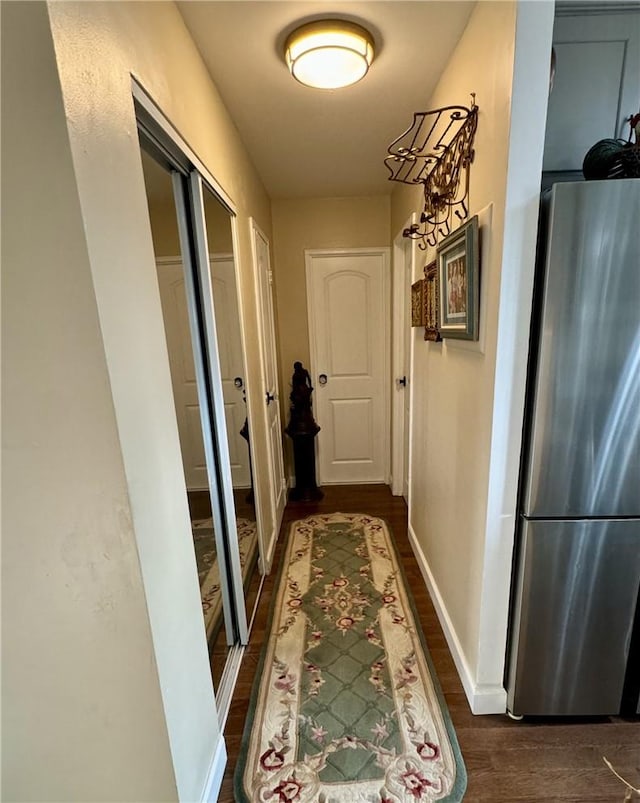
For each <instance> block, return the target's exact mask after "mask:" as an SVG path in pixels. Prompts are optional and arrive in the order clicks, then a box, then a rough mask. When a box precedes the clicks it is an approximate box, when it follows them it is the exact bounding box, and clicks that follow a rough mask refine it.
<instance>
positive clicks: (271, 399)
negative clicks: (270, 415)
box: [267, 391, 276, 407]
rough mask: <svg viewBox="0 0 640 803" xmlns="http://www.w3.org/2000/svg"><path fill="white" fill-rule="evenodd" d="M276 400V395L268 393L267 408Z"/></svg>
mask: <svg viewBox="0 0 640 803" xmlns="http://www.w3.org/2000/svg"><path fill="white" fill-rule="evenodd" d="M275 400H276V397H275V394H274V393H269V391H267V407H268V406H269V405H270V404H271V402H272V401H275Z"/></svg>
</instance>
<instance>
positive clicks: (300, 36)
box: [285, 20, 374, 89]
mask: <svg viewBox="0 0 640 803" xmlns="http://www.w3.org/2000/svg"><path fill="white" fill-rule="evenodd" d="M373 55H374V52H373V37H372V36H371V34H370V33H369V32H368V31H366V30H365V29H364V28H362V27H361V26H360V25H356V24H355V23H354V22H347V21H346V20H321V21H319V22H310V23H307V24H306V25H302V26H301V27H300V28H297V29H296V30H295V31H293V33H291V34H290V35H289V37H288V38H287V42H286V44H285V60H286V62H287V66H288V67H289V70H290V71H291V74H292V75H293V77H294V78H295V79H296V80H298V81H300V83H302V84H305V85H306V86H312V87H315V88H317V89H338V88H339V87H343V86H349V85H350V84H355V83H356V81H359V80H360V79H361V78H364V76H365V75H366V74H367V71H368V69H369V67H370V66H371V62H372V61H373Z"/></svg>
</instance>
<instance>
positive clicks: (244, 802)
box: [234, 513, 467, 803]
mask: <svg viewBox="0 0 640 803" xmlns="http://www.w3.org/2000/svg"><path fill="white" fill-rule="evenodd" d="M334 517H336V518H338V517H343V518H347V519H349V520H355V519H358V518H362V519H364V520H365V521H368V522H369V523H371V522H376V521H379V522H381V523H382V524H383V525H384V528H385V530H386V534H387V536H388V539H389V542H390V545H391V547H392V550H393V562H394V564H395V566H396V568H397V571H398V575H399V579H400V581H401V583H402V585H403V590H404V593H405V596H406V602H407V605H408V607H409V611H408V612H409V613H410V614H411V616H412V617H413V620H414V626H415V627H414V629H415V634H416V637H417V639H418V641H419V643H420V645H421V647H422V649H423V652H424V659H425V663H426V666H427V668H428V671H429V674H430V680H431V685H432V687H433V692H434V694H435V697H436V700H437V702H438V705H439V707H440V713H441V716H442V722H443V724H444V728H445V730H446V734H447V736H448V739H449V743H450V747H451V751H452V754H453V757H454V761H455V779H454V783H453V786H452V788H451V789H450V791H449V792H448V793H447V794H446V795H445V796H444V797H442V798H438V799H439V800H442V801H443V803H460V801H461V800H462V799H463V796H464V792H465V789H466V785H467V774H466V768H465V765H464V761H463V759H462V755H461V752H460V747H459V744H458V740H457V737H456V733H455V729H454V727H453V723H452V721H451V716H450V714H449V710H448V707H447V704H446V701H445V698H444V694H443V692H442V688H441V686H440V683H439V680H438V677H437V674H436V672H435V668H434V666H433V660H432V658H431V655H430V653H429V650H428V647H427V644H426V639H425V636H424V633H423V631H422V626H421V624H420V618H419V616H418V612H417V609H416V604H415V600H414V599H413V595H412V593H411V588H410V586H409V584H408V581H407V577H406V573H405V571H404V567H403V565H402V563H401V561H400V559H399V551H398V546H397V543H396V540H395V536H394V534H393V531H392V529H391V527H390V526H389V524H388V523H387V522H386V521H385V520H384V519H381V518H379V517H375V516H369V515H368V514H361V513H345V514H343V513H334V514H315V515H311V516H308V517H306V518H304V519H298V520H296V521H293V522H291V523H290V524H289V527H288V532H287V538H286V542H285V545H284V548H283V552H282V557H281V560H280V565H279V567H278V575H277V578H276V581H275V585H274V591H273V595H272V599H271V601H270V606H269V619H268V621H269V623H270V630H269V635H268V638H267V639H266V640H265V642H264V644H263V646H262V649H261V652H260V658H259V661H258V668H257V672H256V677H255V679H254V683H253V687H252V691H251V697H250V702H249V707H248V712H247V718H246V722H245V728H244V733H243V736H242V743H241V746H240V752H239V755H238V762H237V765H236V768H235V774H234V791H235V799H236V801H237V803H254V801H252V800H250V799H249V798H248V797H247V794H246V792H245V789H244V784H243V778H244V774H245V769H246V762H247V756H248V752H249V744H250V739H251V732H252V729H253V725H254V719H255V714H256V706H257V703H258V698H259V696H260V692H261V686H262V681H263V675H264V672H265V661H266V658H267V656H268V654H269V646H270V642H271V639H272V637H273V635H274V633H273V621H274V615H275V614H276V611H277V607H276V606H277V605H278V603H279V602H280V603H281V602H282V600H283V599H284V596H283V593H281V583H282V579H283V574H284V572H285V570H286V569H287V567H288V565H289V563H290V557H291V556H290V553H291V547H292V538H293V534H294V530H295V528H296V527H298V526H299V525H300V524H307V523H309V524H316V523H317V524H320V523H323V522H330V521H331V520H332V519H334ZM281 598H282V599H281ZM368 799H369V797H367V800H368ZM410 799H412V798H411V796H409V797H407V800H410ZM413 799H415V800H419V797H415V796H414V797H413ZM275 802H276V798H274V803H275Z"/></svg>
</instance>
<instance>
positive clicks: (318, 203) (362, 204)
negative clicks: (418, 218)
mask: <svg viewBox="0 0 640 803" xmlns="http://www.w3.org/2000/svg"><path fill="white" fill-rule="evenodd" d="M389 214H390V200H389V197H388V196H386V195H385V196H376V197H368V198H319V199H312V200H307V199H292V200H279V201H273V203H272V215H273V254H274V265H273V269H274V276H275V282H274V283H275V289H276V304H277V329H278V336H279V347H280V370H281V375H280V397H281V404H282V415H283V421H284V422H285V425H286V422H287V421H288V411H289V402H288V399H289V393H290V385H291V374H292V373H293V363H294V362H295V361H296V360H300V361H301V362H302V363H303V364H304V365H305V367H306V368H307V369H308V368H309V322H308V318H307V285H306V278H305V260H304V252H305V249H311V248H326V249H331V248H369V247H384V248H386V247H388V246H389Z"/></svg>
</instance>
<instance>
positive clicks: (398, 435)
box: [389, 212, 418, 496]
mask: <svg viewBox="0 0 640 803" xmlns="http://www.w3.org/2000/svg"><path fill="white" fill-rule="evenodd" d="M417 218H418V216H417V214H416V213H415V212H413V213H412V214H411V216H410V217H409V218H408V220H407V221H406V223H405V224H404V226H402V227H401V229H400V230H399V231H398V233H397V234H396V236H395V237H394V240H393V246H392V250H393V265H392V274H393V316H392V325H391V340H392V350H393V359H392V378H391V388H390V390H391V476H390V482H389V484H390V486H391V493H392V494H393V495H394V496H402V491H403V485H404V480H405V476H404V466H405V454H404V443H405V431H404V428H405V426H404V425H405V421H404V407H405V402H406V398H405V394H406V393H409V394H412V390H411V369H412V364H413V361H412V346H411V342H412V338H409V344H410V345H409V353H408V354H406V353H405V331H406V327H408V326H410V323H411V322H410V321H409V320H408V319H407V318H408V316H407V301H406V293H407V286H406V282H407V276H406V261H405V259H404V254H405V250H404V248H403V247H402V246H403V244H404V243H405V241H406V238H405V237H403V235H402V232H403V231H404V230H405V229H408V228H409V227H410V226H412V225H413V224H414V223H415V222H416V221H417ZM409 242H410V243H411V252H410V264H409V284H410V283H411V282H412V281H413V275H414V273H415V269H416V264H417V258H416V241H415V240H410V241H409ZM405 365H406V366H407V370H408V375H407V384H406V386H405V389H404V393H403V394H400V393H399V392H395V391H397V388H396V384H395V383H396V379H397V377H399V376H400V375H401V374H402V372H403V371H404V366H405ZM411 401H412V399H411V396H410V398H409V422H408V424H409V439H408V443H409V454H408V455H407V456H406V465H407V477H406V480H407V489H408V494H407V495H408V496H409V495H410V494H411V416H412V407H413V405H412V404H411Z"/></svg>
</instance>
